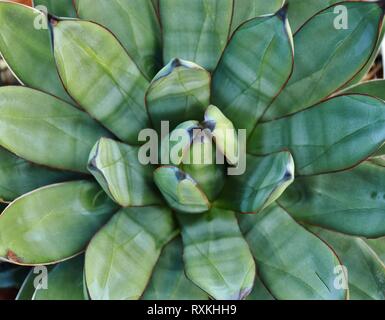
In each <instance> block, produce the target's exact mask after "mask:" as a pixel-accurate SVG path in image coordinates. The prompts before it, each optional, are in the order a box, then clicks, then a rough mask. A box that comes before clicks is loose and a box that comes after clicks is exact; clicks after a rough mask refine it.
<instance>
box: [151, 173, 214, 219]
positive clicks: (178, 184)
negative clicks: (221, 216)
mask: <svg viewBox="0 0 385 320" xmlns="http://www.w3.org/2000/svg"><path fill="white" fill-rule="evenodd" d="M154 181H155V184H156V185H157V186H158V188H159V190H160V192H161V193H162V194H163V196H164V198H165V199H166V201H167V203H168V204H169V206H170V207H171V208H173V209H175V210H177V211H179V212H184V213H202V212H205V211H207V210H209V208H210V203H209V200H208V199H207V196H206V195H205V194H204V192H203V191H202V190H201V188H200V186H199V185H198V184H197V182H196V181H195V180H194V179H193V178H192V177H191V176H189V175H188V174H186V173H185V172H183V171H182V170H180V169H178V168H177V167H171V166H169V167H160V168H158V169H156V170H155V172H154Z"/></svg>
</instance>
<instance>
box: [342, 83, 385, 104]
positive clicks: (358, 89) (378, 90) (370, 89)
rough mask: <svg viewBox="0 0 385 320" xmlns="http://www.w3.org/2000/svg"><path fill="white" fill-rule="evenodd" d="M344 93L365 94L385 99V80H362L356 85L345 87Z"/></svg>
mask: <svg viewBox="0 0 385 320" xmlns="http://www.w3.org/2000/svg"><path fill="white" fill-rule="evenodd" d="M344 93H359V94H367V95H370V96H373V97H376V98H379V99H382V100H385V80H372V81H367V82H362V83H360V84H358V85H356V86H352V87H350V88H347V89H346V90H345V91H344Z"/></svg>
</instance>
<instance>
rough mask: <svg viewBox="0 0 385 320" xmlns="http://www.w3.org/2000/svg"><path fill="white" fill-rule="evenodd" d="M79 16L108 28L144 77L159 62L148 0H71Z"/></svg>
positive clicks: (157, 34) (157, 31) (152, 9)
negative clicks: (74, 3) (73, 0)
mask: <svg viewBox="0 0 385 320" xmlns="http://www.w3.org/2000/svg"><path fill="white" fill-rule="evenodd" d="M75 2H76V7H77V12H78V15H79V17H80V18H81V19H84V20H91V21H95V22H97V23H100V24H102V25H103V26H105V27H107V28H108V29H109V30H111V31H112V32H113V33H114V35H116V37H117V38H118V39H119V40H120V42H121V43H122V45H123V46H124V47H125V48H126V50H127V52H128V54H129V55H130V56H131V58H132V59H133V60H134V61H135V63H136V64H137V65H138V67H139V69H141V70H142V71H143V72H144V73H145V74H146V75H147V76H148V78H150V79H151V78H152V77H153V76H154V75H155V74H156V72H157V71H158V70H159V69H160V66H161V59H162V58H161V55H162V52H161V34H160V26H159V21H158V18H157V15H156V11H155V7H154V6H153V4H152V2H151V0H114V1H106V0H75Z"/></svg>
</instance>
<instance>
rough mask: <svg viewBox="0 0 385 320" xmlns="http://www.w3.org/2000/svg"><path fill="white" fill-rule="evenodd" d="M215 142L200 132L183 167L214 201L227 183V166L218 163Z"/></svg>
mask: <svg viewBox="0 0 385 320" xmlns="http://www.w3.org/2000/svg"><path fill="white" fill-rule="evenodd" d="M216 155H217V153H216V148H215V144H214V142H213V141H212V139H211V138H210V137H208V136H207V135H206V134H204V133H203V134H199V135H197V136H196V138H195V139H194V140H193V141H192V144H191V147H190V149H189V150H188V152H186V155H185V158H184V159H183V162H182V165H181V168H182V170H183V172H185V173H186V174H187V175H189V176H191V177H192V178H193V179H194V181H196V182H197V183H198V185H199V188H201V189H202V191H203V192H204V194H205V195H206V196H207V198H208V199H209V200H210V201H212V200H214V199H215V198H216V197H217V196H218V194H219V193H220V192H221V190H222V187H223V185H224V183H225V178H226V177H225V166H224V165H223V164H217V160H218V159H217V158H216Z"/></svg>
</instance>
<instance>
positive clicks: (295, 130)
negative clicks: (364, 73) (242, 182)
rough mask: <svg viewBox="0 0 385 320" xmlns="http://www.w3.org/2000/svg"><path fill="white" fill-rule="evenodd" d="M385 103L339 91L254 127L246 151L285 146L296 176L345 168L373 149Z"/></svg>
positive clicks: (381, 133)
mask: <svg viewBox="0 0 385 320" xmlns="http://www.w3.org/2000/svg"><path fill="white" fill-rule="evenodd" d="M384 121H385V103H384V102H383V101H381V100H378V99H376V98H372V97H369V96H363V95H343V96H338V97H335V98H331V99H329V100H326V101H324V102H322V103H320V104H318V105H316V106H314V107H311V108H308V109H306V110H303V111H301V112H298V113H295V114H293V115H290V116H286V117H283V118H280V119H278V120H273V121H270V122H265V123H262V124H260V125H258V126H257V127H256V129H255V131H254V132H253V134H252V136H251V138H250V140H249V143H248V152H250V153H252V154H257V155H259V154H268V153H272V152H277V151H280V150H282V149H289V150H290V152H291V154H292V155H293V157H294V162H295V165H296V172H297V173H298V174H299V175H313V174H318V173H326V172H332V171H338V170H343V169H347V168H350V167H352V166H354V165H357V164H358V163H360V162H361V161H363V160H364V159H366V158H368V157H369V156H370V155H372V154H373V153H374V152H376V151H377V150H378V149H379V148H380V146H381V145H382V144H383V142H384V140H385V129H384Z"/></svg>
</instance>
